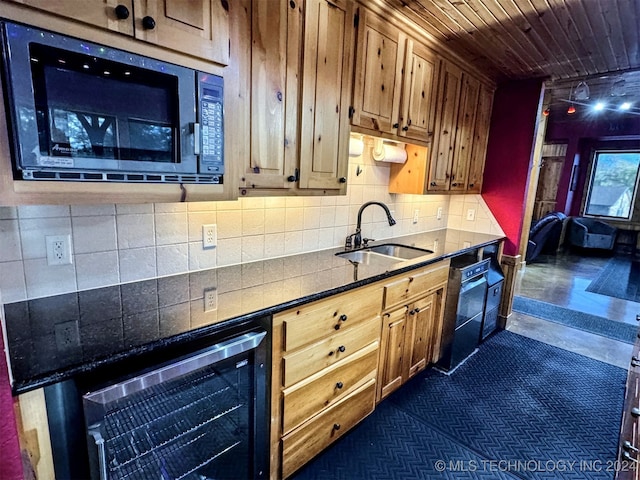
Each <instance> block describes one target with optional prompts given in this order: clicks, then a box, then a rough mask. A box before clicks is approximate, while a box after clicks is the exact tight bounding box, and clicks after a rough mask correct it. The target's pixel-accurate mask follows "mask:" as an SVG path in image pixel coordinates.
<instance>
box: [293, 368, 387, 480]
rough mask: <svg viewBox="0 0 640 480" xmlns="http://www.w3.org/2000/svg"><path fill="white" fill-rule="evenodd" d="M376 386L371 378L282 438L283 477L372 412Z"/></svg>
mask: <svg viewBox="0 0 640 480" xmlns="http://www.w3.org/2000/svg"><path fill="white" fill-rule="evenodd" d="M375 385H376V381H375V379H373V378H372V379H370V380H369V381H368V382H367V383H365V384H364V385H362V386H361V387H360V388H358V389H357V390H356V391H355V392H353V394H351V395H349V396H348V397H345V398H344V399H342V400H341V401H340V402H338V403H336V404H335V405H333V406H332V407H330V408H328V409H326V410H325V411H323V412H322V413H321V414H320V415H318V416H317V417H315V418H313V419H312V420H311V421H309V422H307V423H305V424H304V425H302V426H301V427H300V428H298V429H297V430H296V431H294V432H292V433H290V434H289V435H286V436H285V437H284V438H283V439H282V448H283V459H284V460H283V462H282V476H283V478H286V477H288V476H289V475H291V474H292V473H293V472H295V471H296V470H297V469H298V468H300V467H301V466H302V465H304V464H305V463H307V462H308V461H309V460H311V459H312V458H313V457H314V456H316V455H317V454H318V453H320V452H321V451H322V450H324V449H325V448H326V447H327V446H329V445H330V444H331V443H333V442H334V441H335V440H337V439H338V438H340V437H341V436H342V435H344V434H345V433H346V432H347V431H348V430H349V429H350V428H352V427H353V426H355V425H357V424H358V423H359V422H360V420H362V419H363V418H364V417H366V416H367V415H369V414H370V413H371V412H373V409H374V407H375Z"/></svg>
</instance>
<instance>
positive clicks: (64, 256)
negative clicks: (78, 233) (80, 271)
mask: <svg viewBox="0 0 640 480" xmlns="http://www.w3.org/2000/svg"><path fill="white" fill-rule="evenodd" d="M44 240H45V242H46V243H47V265H71V235H47V236H45V237H44Z"/></svg>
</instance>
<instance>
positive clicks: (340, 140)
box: [299, 0, 354, 192]
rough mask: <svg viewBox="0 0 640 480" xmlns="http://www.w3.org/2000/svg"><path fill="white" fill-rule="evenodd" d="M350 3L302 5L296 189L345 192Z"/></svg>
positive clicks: (309, 0)
mask: <svg viewBox="0 0 640 480" xmlns="http://www.w3.org/2000/svg"><path fill="white" fill-rule="evenodd" d="M353 23H354V8H353V3H352V2H351V0H331V1H328V0H306V1H305V17H304V46H303V52H304V53H303V70H302V95H301V98H302V105H301V120H300V183H299V186H300V188H317V189H340V190H341V191H342V192H346V181H347V168H348V160H349V133H350V132H349V103H350V100H351V76H352V73H353V72H352V64H353V41H354V38H353V37H354V26H353Z"/></svg>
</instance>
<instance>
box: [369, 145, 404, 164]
mask: <svg viewBox="0 0 640 480" xmlns="http://www.w3.org/2000/svg"><path fill="white" fill-rule="evenodd" d="M381 153H382V155H379V156H378V157H379V158H376V156H374V159H375V160H377V161H378V162H389V163H404V162H406V161H407V151H406V150H405V149H404V146H403V147H398V146H396V145H388V144H386V143H385V144H384V145H383V146H382V152H381Z"/></svg>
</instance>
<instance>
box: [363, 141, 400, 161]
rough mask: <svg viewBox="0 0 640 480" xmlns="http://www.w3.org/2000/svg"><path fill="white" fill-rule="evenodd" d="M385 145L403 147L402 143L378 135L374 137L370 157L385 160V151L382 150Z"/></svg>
mask: <svg viewBox="0 0 640 480" xmlns="http://www.w3.org/2000/svg"><path fill="white" fill-rule="evenodd" d="M385 145H387V146H390V147H398V148H404V143H399V142H394V141H391V140H384V139H382V138H378V137H376V138H374V139H373V148H372V150H371V157H372V158H373V159H374V160H376V161H377V162H384V161H385V151H384V147H385Z"/></svg>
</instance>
